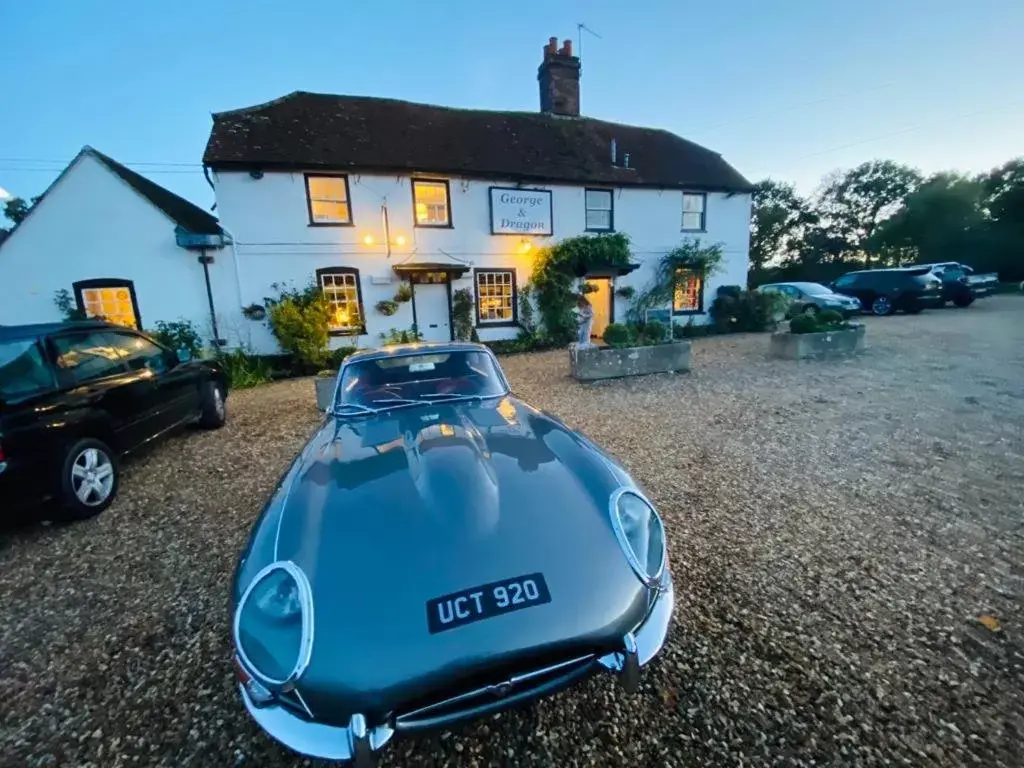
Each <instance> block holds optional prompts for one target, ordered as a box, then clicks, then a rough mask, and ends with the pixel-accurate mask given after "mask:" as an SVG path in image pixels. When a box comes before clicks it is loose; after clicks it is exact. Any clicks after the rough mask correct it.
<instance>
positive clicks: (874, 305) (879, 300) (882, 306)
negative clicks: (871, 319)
mask: <svg viewBox="0 0 1024 768" xmlns="http://www.w3.org/2000/svg"><path fill="white" fill-rule="evenodd" d="M894 310H895V307H894V306H893V303H892V299H890V298H889V297H888V296H878V297H876V298H875V300H874V301H873V302H871V312H872V313H873V314H876V315H878V316H880V317H881V316H882V315H891V314H892V313H893V311H894Z"/></svg>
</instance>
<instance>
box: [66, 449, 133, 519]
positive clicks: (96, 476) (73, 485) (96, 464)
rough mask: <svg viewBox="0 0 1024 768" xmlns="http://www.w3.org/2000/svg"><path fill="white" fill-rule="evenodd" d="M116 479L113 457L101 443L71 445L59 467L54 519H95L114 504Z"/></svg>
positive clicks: (119, 472) (118, 468)
mask: <svg viewBox="0 0 1024 768" xmlns="http://www.w3.org/2000/svg"><path fill="white" fill-rule="evenodd" d="M120 477H121V471H120V467H119V466H118V462H117V454H115V453H114V451H112V450H111V449H110V447H109V446H108V445H107V444H106V443H104V442H103V441H102V440H95V439H93V438H86V439H84V440H79V441H78V442H76V443H74V444H73V445H71V446H70V447H69V448H68V449H67V451H66V452H65V454H64V461H63V462H62V463H61V470H60V498H59V502H60V506H59V510H58V512H57V516H58V517H59V518H60V519H62V520H88V519H89V518H90V517H95V516H96V515H98V514H99V513H100V512H102V511H103V510H105V509H106V508H107V507H109V506H110V504H111V503H112V502H113V501H114V497H115V496H117V489H118V485H119V484H120Z"/></svg>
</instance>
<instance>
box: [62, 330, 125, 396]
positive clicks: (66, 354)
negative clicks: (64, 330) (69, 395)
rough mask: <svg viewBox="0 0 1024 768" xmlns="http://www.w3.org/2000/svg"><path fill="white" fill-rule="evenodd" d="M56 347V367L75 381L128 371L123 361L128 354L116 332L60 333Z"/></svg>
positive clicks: (81, 382) (85, 380) (79, 381)
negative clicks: (114, 334)
mask: <svg viewBox="0 0 1024 768" xmlns="http://www.w3.org/2000/svg"><path fill="white" fill-rule="evenodd" d="M53 346H54V349H56V351H57V369H58V370H60V371H62V372H64V373H65V374H67V375H68V376H70V378H71V381H72V383H74V384H83V383H85V382H87V381H92V380H94V379H101V378H103V377H105V376H113V375H115V374H118V373H124V371H125V364H124V360H125V358H126V357H128V353H127V351H126V350H124V349H121V348H119V347H118V346H117V344H116V341H115V339H114V338H113V334H110V333H104V332H103V331H94V332H92V333H85V334H78V335H73V336H71V335H69V336H58V337H56V338H55V339H54V340H53Z"/></svg>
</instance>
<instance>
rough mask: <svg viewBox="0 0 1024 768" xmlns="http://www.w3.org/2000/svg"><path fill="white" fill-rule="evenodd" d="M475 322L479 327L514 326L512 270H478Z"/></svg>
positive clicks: (514, 308)
mask: <svg viewBox="0 0 1024 768" xmlns="http://www.w3.org/2000/svg"><path fill="white" fill-rule="evenodd" d="M474 274H475V275H476V321H477V324H479V325H497V324H502V323H507V324H510V325H511V324H514V323H515V321H516V272H515V270H514V269H478V270H476V271H475V272H474Z"/></svg>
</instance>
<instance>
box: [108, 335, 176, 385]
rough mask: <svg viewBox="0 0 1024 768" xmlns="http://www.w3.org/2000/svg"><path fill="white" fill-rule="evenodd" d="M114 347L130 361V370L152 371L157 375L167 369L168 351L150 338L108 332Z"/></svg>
mask: <svg viewBox="0 0 1024 768" xmlns="http://www.w3.org/2000/svg"><path fill="white" fill-rule="evenodd" d="M108 336H109V337H110V338H111V343H112V344H113V346H114V348H115V349H116V350H117V351H118V352H120V353H121V355H122V356H123V357H124V359H126V360H127V361H128V370H130V371H150V372H151V373H153V374H155V375H159V374H161V373H164V372H165V371H166V370H167V354H168V353H167V352H166V351H165V350H164V349H162V348H161V347H158V346H157V345H156V344H154V343H153V342H151V341H149V340H148V339H144V338H142V337H141V336H135V335H132V334H128V333H111V334H108Z"/></svg>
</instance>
